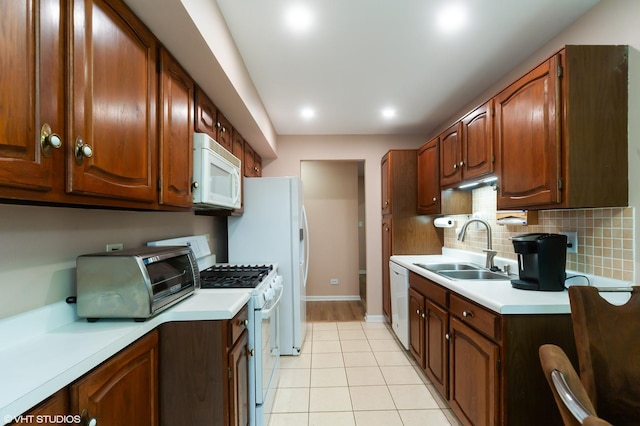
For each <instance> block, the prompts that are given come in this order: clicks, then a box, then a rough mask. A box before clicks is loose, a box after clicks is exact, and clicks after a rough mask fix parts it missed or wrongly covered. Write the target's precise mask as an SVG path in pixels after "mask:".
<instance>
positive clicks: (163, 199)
mask: <svg viewBox="0 0 640 426" xmlns="http://www.w3.org/2000/svg"><path fill="white" fill-rule="evenodd" d="M160 59H161V64H162V65H161V70H162V71H161V77H160V81H161V85H160V99H161V108H162V112H161V114H160V120H161V125H160V162H159V169H160V199H159V202H160V204H162V205H170V206H176V207H191V205H192V204H193V196H192V193H191V184H192V182H193V122H194V119H193V114H194V101H193V99H194V90H195V84H194V82H193V80H192V79H191V77H190V76H189V74H188V73H187V72H186V71H185V70H184V69H183V68H182V67H181V66H180V64H179V63H178V62H177V61H176V60H175V59H174V58H173V57H172V56H171V54H169V52H167V51H166V50H165V49H162V50H161V57H160Z"/></svg>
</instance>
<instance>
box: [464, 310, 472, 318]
mask: <svg viewBox="0 0 640 426" xmlns="http://www.w3.org/2000/svg"><path fill="white" fill-rule="evenodd" d="M462 316H463V317H465V318H473V312H471V311H462Z"/></svg>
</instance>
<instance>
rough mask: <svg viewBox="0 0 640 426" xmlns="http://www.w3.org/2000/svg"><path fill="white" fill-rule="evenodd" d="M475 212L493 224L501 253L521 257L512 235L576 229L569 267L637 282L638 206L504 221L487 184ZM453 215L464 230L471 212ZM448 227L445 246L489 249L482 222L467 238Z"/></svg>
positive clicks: (546, 212)
mask: <svg viewBox="0 0 640 426" xmlns="http://www.w3.org/2000/svg"><path fill="white" fill-rule="evenodd" d="M473 213H474V214H477V215H480V217H482V218H483V219H485V220H487V221H488V222H489V223H490V224H491V229H492V242H493V249H494V250H496V251H497V252H498V256H500V257H504V258H507V259H516V255H515V253H514V251H513V245H512V244H511V240H510V239H509V238H511V237H513V236H516V235H520V234H526V233H532V232H549V233H558V232H563V231H576V232H577V233H578V252H577V253H567V269H570V270H573V271H577V272H584V273H587V274H593V275H599V276H603V277H607V278H614V279H618V280H624V281H633V280H634V260H633V259H634V256H633V251H634V242H633V236H634V226H635V225H634V223H635V221H634V214H635V209H634V208H633V207H614V208H598V209H573V210H543V211H540V212H539V213H538V224H537V225H527V226H522V225H498V224H496V192H495V191H494V190H493V189H492V188H491V187H483V188H479V189H476V190H474V191H473ZM451 217H453V218H454V219H455V220H456V227H458V228H459V227H461V226H462V224H463V223H464V221H465V220H466V219H467V218H468V217H469V216H468V215H456V216H451ZM444 231H445V232H444V245H445V247H449V248H456V249H462V250H469V251H482V249H484V248H486V244H487V234H486V230H485V228H484V226H482V225H479V226H477V227H476V225H474V224H472V225H471V226H469V228H468V229H467V235H466V236H465V240H464V241H463V242H460V241H458V240H457V238H456V232H455V228H445V230H444Z"/></svg>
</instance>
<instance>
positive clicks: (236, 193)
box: [233, 169, 242, 203]
mask: <svg viewBox="0 0 640 426" xmlns="http://www.w3.org/2000/svg"><path fill="white" fill-rule="evenodd" d="M240 179H242V176H240V170H237V169H233V186H234V188H233V192H234V194H233V202H234V203H237V202H238V201H239V200H240V196H241V194H240V188H241V187H242V182H241V181H240Z"/></svg>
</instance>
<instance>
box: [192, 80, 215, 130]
mask: <svg viewBox="0 0 640 426" xmlns="http://www.w3.org/2000/svg"><path fill="white" fill-rule="evenodd" d="M195 102H196V120H195V131H196V132H198V133H206V134H208V135H209V136H211V137H212V138H213V139H215V138H216V136H217V135H216V123H217V119H218V109H217V108H216V106H215V105H214V103H213V102H212V101H211V99H209V97H208V96H207V95H206V94H205V93H204V92H203V91H202V89H200V87H197V86H196V101H195Z"/></svg>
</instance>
